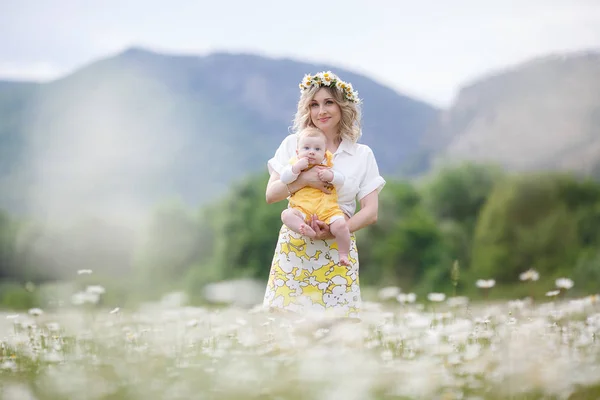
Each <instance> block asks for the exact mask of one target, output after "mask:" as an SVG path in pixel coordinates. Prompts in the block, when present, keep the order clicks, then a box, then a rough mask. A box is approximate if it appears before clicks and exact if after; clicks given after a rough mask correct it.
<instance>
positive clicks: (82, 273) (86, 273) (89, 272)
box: [77, 269, 92, 275]
mask: <svg viewBox="0 0 600 400" xmlns="http://www.w3.org/2000/svg"><path fill="white" fill-rule="evenodd" d="M91 273H92V270H91V269H80V270H79V271H77V275H90V274H91Z"/></svg>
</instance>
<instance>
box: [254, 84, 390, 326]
mask: <svg viewBox="0 0 600 400" xmlns="http://www.w3.org/2000/svg"><path fill="white" fill-rule="evenodd" d="M300 89H301V95H300V100H299V101H298V110H297V113H296V117H295V119H294V133H293V134H291V135H289V136H288V137H286V138H285V139H284V140H283V142H282V143H281V145H280V146H279V148H278V149H277V151H276V153H275V156H274V157H273V158H272V159H270V160H269V162H268V168H269V173H270V179H269V183H268V185H267V190H266V198H267V202H268V203H275V202H278V201H281V200H285V199H286V198H287V197H288V196H291V195H293V194H294V193H295V192H296V191H298V190H299V189H300V188H302V187H305V186H311V187H314V188H317V189H320V190H323V191H325V192H327V191H328V188H329V187H330V186H329V184H327V183H325V182H322V181H321V180H320V179H319V177H318V173H319V168H321V167H314V168H311V169H310V170H307V171H305V172H302V173H301V174H300V176H299V177H298V178H297V179H296V180H295V181H294V182H293V183H291V184H289V185H285V184H284V183H283V182H281V180H280V174H281V172H282V171H283V169H284V167H285V166H286V165H287V163H288V162H289V159H290V158H291V157H292V156H294V155H295V151H296V146H297V136H296V133H297V132H299V131H300V130H302V129H303V128H305V127H307V126H315V127H317V128H319V129H321V130H322V131H323V132H324V133H325V135H326V138H327V150H329V151H330V152H331V153H332V154H333V155H334V156H333V165H334V166H335V168H336V170H339V171H340V172H341V173H342V174H343V175H344V176H345V182H344V185H343V186H342V187H341V188H340V189H339V190H338V201H339V204H340V207H341V208H342V210H343V211H344V213H345V214H346V220H347V223H348V227H349V229H350V232H351V233H352V241H351V250H350V254H349V261H350V265H349V266H343V265H340V264H338V263H336V262H335V261H334V260H339V257H338V256H337V254H334V252H337V245H336V242H335V240H332V239H333V235H332V234H331V232H330V231H329V227H328V226H327V225H326V224H325V223H324V222H322V221H319V220H317V219H316V217H315V216H313V217H312V220H311V227H312V228H313V230H314V231H315V232H316V234H317V237H316V238H315V239H310V238H308V237H306V236H302V235H300V234H297V233H295V232H293V231H291V230H290V229H288V228H287V227H286V226H285V225H283V226H282V227H281V230H280V232H279V239H278V241H277V247H276V249H275V255H274V257H273V263H272V265H271V272H270V274H269V279H268V283H267V289H266V293H265V298H264V303H263V305H264V306H265V307H267V308H270V309H276V310H289V311H297V312H311V311H326V312H331V313H333V314H335V315H343V316H348V317H358V312H359V309H360V302H361V297H360V287H359V284H358V252H357V247H356V238H355V236H354V232H356V231H358V230H359V229H362V228H364V227H366V226H368V225H370V224H373V223H375V222H376V221H377V210H378V200H379V192H380V191H381V189H382V188H383V186H384V185H385V180H384V179H383V178H382V177H381V175H379V169H378V167H377V162H376V160H375V157H374V155H373V152H372V150H371V149H370V148H369V147H368V146H366V145H364V144H358V143H357V140H358V139H359V137H360V135H361V131H360V115H361V114H360V108H359V106H360V100H359V98H358V93H357V92H356V91H354V90H353V88H352V85H351V84H349V83H346V82H344V81H342V80H340V79H339V78H338V77H337V76H335V75H334V74H332V73H331V72H320V73H318V74H316V75H306V76H305V77H304V79H303V81H302V83H300ZM356 200H358V201H359V202H360V211H359V212H356Z"/></svg>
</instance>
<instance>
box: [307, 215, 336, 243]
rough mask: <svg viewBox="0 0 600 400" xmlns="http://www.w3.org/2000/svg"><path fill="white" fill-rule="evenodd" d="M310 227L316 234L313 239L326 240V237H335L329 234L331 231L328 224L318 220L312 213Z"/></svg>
mask: <svg viewBox="0 0 600 400" xmlns="http://www.w3.org/2000/svg"><path fill="white" fill-rule="evenodd" d="M310 227H311V228H313V230H314V231H315V233H316V234H317V236H316V237H315V239H320V240H328V239H334V238H335V236H333V235H332V234H331V231H330V230H329V225H327V224H326V223H325V222H323V221H319V219H318V218H317V216H316V215H314V214H313V216H312V217H311V219H310Z"/></svg>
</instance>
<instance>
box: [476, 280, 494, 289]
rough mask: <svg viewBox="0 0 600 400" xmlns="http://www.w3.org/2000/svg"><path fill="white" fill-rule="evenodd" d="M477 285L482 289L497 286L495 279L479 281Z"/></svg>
mask: <svg viewBox="0 0 600 400" xmlns="http://www.w3.org/2000/svg"><path fill="white" fill-rule="evenodd" d="M475 285H477V287H478V288H481V289H490V288H493V287H494V286H495V285H496V281H495V280H494V279H478V280H477V282H475Z"/></svg>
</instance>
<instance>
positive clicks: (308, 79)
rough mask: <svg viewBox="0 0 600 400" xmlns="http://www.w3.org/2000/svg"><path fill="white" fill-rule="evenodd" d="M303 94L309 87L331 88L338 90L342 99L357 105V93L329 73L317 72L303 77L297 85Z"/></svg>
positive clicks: (358, 100)
mask: <svg viewBox="0 0 600 400" xmlns="http://www.w3.org/2000/svg"><path fill="white" fill-rule="evenodd" d="M298 86H299V87H300V90H301V91H302V92H303V91H305V90H307V89H310V88H311V87H324V86H327V87H333V88H336V89H338V90H339V91H340V92H342V94H343V95H344V97H345V98H346V99H347V100H348V101H351V102H352V103H359V102H360V99H359V98H358V92H357V91H356V90H354V89H353V88H352V85H351V84H350V83H348V82H344V81H343V80H341V79H340V78H338V77H337V75H335V74H334V73H333V72H331V71H323V72H319V73H317V74H315V75H304V78H303V79H302V82H301V83H300V84H299V85H298Z"/></svg>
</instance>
